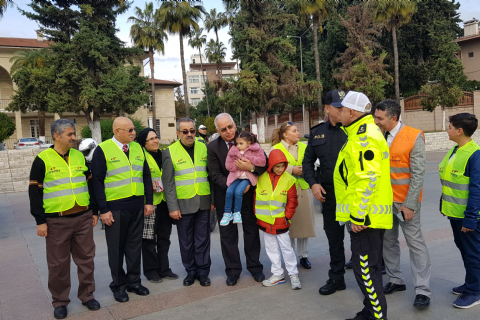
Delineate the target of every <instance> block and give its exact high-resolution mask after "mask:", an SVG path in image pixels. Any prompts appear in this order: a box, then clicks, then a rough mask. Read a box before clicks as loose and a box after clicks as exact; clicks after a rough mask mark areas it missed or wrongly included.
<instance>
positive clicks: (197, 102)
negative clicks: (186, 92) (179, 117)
mask: <svg viewBox="0 0 480 320" xmlns="http://www.w3.org/2000/svg"><path fill="white" fill-rule="evenodd" d="M199 103H200V98H192V99H190V104H191V105H192V106H195V107H196V106H198V104H199Z"/></svg>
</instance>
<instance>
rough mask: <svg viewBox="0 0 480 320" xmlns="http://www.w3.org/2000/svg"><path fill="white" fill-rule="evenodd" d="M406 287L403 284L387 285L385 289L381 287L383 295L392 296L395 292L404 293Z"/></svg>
mask: <svg viewBox="0 0 480 320" xmlns="http://www.w3.org/2000/svg"><path fill="white" fill-rule="evenodd" d="M405 290H407V287H406V286H405V285H404V284H396V283H391V282H389V283H387V285H386V286H385V287H383V293H385V294H392V293H394V292H395V291H405Z"/></svg>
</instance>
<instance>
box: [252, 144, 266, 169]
mask: <svg viewBox="0 0 480 320" xmlns="http://www.w3.org/2000/svg"><path fill="white" fill-rule="evenodd" d="M248 160H250V162H251V163H252V164H253V165H254V166H256V167H264V166H265V164H266V162H267V159H266V158H265V153H264V152H263V149H262V148H260V150H258V151H256V152H252V153H251V154H249V156H248Z"/></svg>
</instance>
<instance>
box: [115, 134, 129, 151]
mask: <svg viewBox="0 0 480 320" xmlns="http://www.w3.org/2000/svg"><path fill="white" fill-rule="evenodd" d="M112 140H113V142H115V143H116V144H117V146H118V147H119V148H120V150H122V151H123V146H124V144H123V143H121V142H120V141H118V140H117V139H115V136H113V137H112ZM126 146H127V151H128V150H130V145H129V144H128V143H127V144H126Z"/></svg>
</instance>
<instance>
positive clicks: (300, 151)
mask: <svg viewBox="0 0 480 320" xmlns="http://www.w3.org/2000/svg"><path fill="white" fill-rule="evenodd" d="M273 149H279V150H281V151H282V152H283V154H284V155H285V157H287V160H288V164H289V165H291V166H300V167H301V166H302V163H303V158H304V157H305V150H306V149H307V145H306V144H305V143H302V142H298V157H297V160H295V158H294V157H293V156H292V155H291V154H290V152H288V150H287V149H285V147H284V146H283V144H282V143H281V142H279V143H277V144H276V145H274V146H273ZM294 177H295V179H296V184H297V186H298V185H299V184H300V187H301V188H302V189H303V190H305V189H308V188H310V186H309V185H308V183H307V181H305V179H304V178H303V176H295V175H294Z"/></svg>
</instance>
